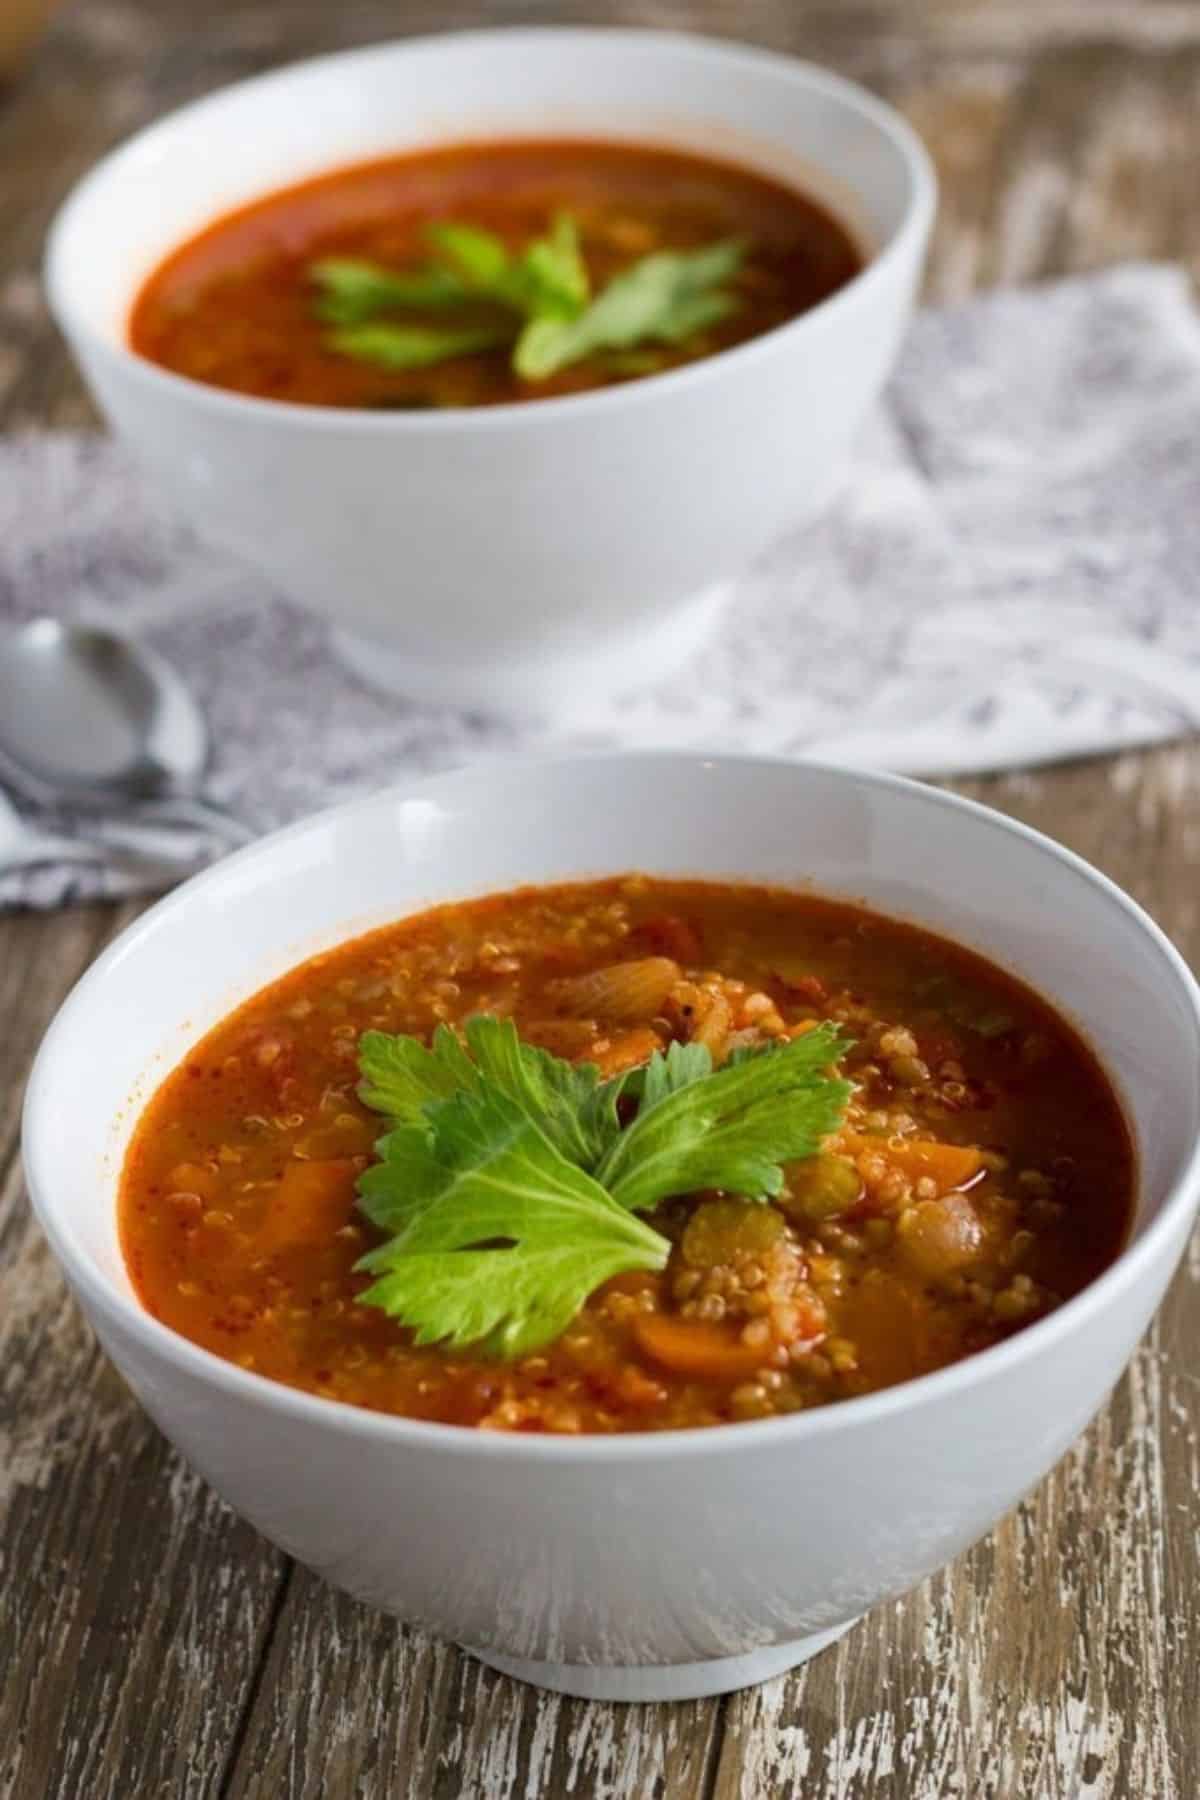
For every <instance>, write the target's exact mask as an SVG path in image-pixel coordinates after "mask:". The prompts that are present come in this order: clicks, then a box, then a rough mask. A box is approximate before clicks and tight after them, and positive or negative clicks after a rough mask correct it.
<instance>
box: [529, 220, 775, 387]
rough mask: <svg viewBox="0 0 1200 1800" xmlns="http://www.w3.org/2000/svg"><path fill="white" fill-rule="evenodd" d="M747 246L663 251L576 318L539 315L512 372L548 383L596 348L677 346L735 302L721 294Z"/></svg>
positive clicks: (732, 243)
mask: <svg viewBox="0 0 1200 1800" xmlns="http://www.w3.org/2000/svg"><path fill="white" fill-rule="evenodd" d="M744 254H745V251H744V246H743V245H742V244H741V242H740V241H738V240H737V239H733V238H729V239H724V240H722V241H721V242H720V243H716V244H710V245H708V246H707V247H706V248H705V249H703V250H658V251H655V252H654V253H653V254H652V255H650V256H644V257H642V258H641V259H640V260H639V261H638V262H635V263H634V264H632V266H631V267H630V268H628V269H626V270H624V271H623V272H622V273H621V274H620V275H616V276H614V277H613V279H612V280H611V281H610V282H609V283H608V286H607V287H605V288H604V289H603V290H602V291H601V292H600V293H599V294H598V295H597V296H596V298H595V299H594V300H593V301H592V302H591V304H590V305H589V306H588V307H586V308H585V310H584V311H583V312H581V313H580V314H579V315H578V317H576V318H574V319H551V318H534V319H532V320H531V321H530V323H529V324H528V325H527V326H526V327H525V329H524V331H523V332H522V333H521V336H520V338H519V339H518V340H517V347H516V350H515V351H514V353H513V367H514V368H515V369H516V372H517V374H518V375H519V376H521V377H522V379H524V380H526V381H544V380H546V379H547V378H548V377H549V376H551V375H556V374H558V372H559V370H561V369H564V368H566V367H568V366H569V365H570V364H571V363H574V362H579V361H581V360H582V359H583V358H584V357H586V356H590V355H592V354H593V353H594V352H595V351H597V350H630V349H633V348H634V347H635V346H637V345H640V344H644V343H646V342H660V343H669V344H678V343H679V342H681V341H682V340H683V339H684V338H686V337H688V336H689V335H690V334H691V333H692V332H695V331H698V330H701V329H703V328H704V327H705V326H707V325H710V324H713V323H715V322H716V321H717V320H718V319H721V318H724V317H725V316H726V315H727V314H728V313H729V312H730V311H731V310H732V309H733V308H734V306H736V304H737V300H736V297H735V296H734V295H732V294H725V293H720V292H718V291H717V290H718V289H719V288H720V286H721V284H722V283H723V282H726V281H728V280H729V279H730V278H731V277H732V276H733V275H734V274H736V272H737V270H738V268H739V267H740V265H741V262H742V258H743V256H744Z"/></svg>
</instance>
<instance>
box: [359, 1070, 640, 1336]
mask: <svg viewBox="0 0 1200 1800" xmlns="http://www.w3.org/2000/svg"><path fill="white" fill-rule="evenodd" d="M427 1117H428V1121H429V1123H428V1127H427V1129H422V1128H421V1127H419V1126H418V1127H413V1126H409V1127H401V1128H400V1129H399V1130H397V1131H396V1132H393V1133H392V1134H391V1136H390V1137H389V1138H388V1139H386V1140H385V1144H384V1150H385V1158H384V1161H383V1162H382V1163H381V1164H378V1165H377V1166H376V1167H375V1168H374V1169H372V1170H370V1171H368V1173H367V1174H366V1175H365V1176H363V1177H362V1179H361V1182H360V1192H361V1194H362V1197H363V1202H364V1207H365V1208H366V1209H367V1210H368V1214H369V1216H370V1217H371V1218H373V1219H374V1220H375V1221H376V1223H382V1224H383V1225H384V1228H385V1229H386V1228H389V1227H390V1226H391V1225H392V1224H393V1223H395V1224H398V1225H399V1230H398V1231H397V1234H396V1236H394V1237H393V1238H392V1239H391V1240H390V1241H389V1242H388V1243H385V1244H383V1245H382V1246H381V1247H380V1248H379V1249H377V1250H373V1251H371V1252H370V1253H369V1254H368V1255H366V1256H364V1257H363V1258H362V1259H361V1261H360V1262H359V1264H358V1267H359V1268H360V1269H365V1270H368V1271H370V1272H371V1273H373V1274H375V1275H377V1276H378V1277H379V1279H378V1280H377V1281H376V1282H375V1283H374V1285H373V1286H371V1287H370V1288H368V1289H367V1290H366V1292H365V1293H364V1294H362V1295H361V1296H360V1300H361V1302H362V1303H363V1304H366V1305H372V1306H380V1307H382V1308H383V1309H384V1310H385V1311H387V1312H388V1313H390V1314H391V1315H392V1316H393V1317H396V1318H399V1319H400V1320H402V1321H403V1322H404V1323H405V1324H406V1325H409V1326H410V1327H411V1328H412V1329H413V1330H414V1331H415V1332H416V1333H417V1341H418V1342H420V1343H435V1342H445V1343H448V1344H450V1345H452V1346H456V1347H461V1346H463V1345H466V1344H477V1345H478V1347H479V1348H480V1350H481V1351H482V1352H483V1353H484V1354H490V1355H496V1356H505V1357H512V1356H520V1355H524V1354H525V1353H527V1352H528V1351H530V1350H532V1349H536V1348H537V1347H538V1346H539V1345H540V1344H544V1343H547V1342H548V1341H550V1339H551V1338H553V1337H556V1336H558V1335H559V1333H560V1332H561V1331H562V1330H563V1329H564V1327H565V1326H566V1325H567V1324H568V1323H569V1321H570V1320H571V1319H572V1318H573V1317H574V1315H575V1314H576V1313H577V1312H578V1310H579V1308H580V1307H581V1306H582V1305H583V1302H584V1301H585V1300H586V1298H587V1296H588V1295H589V1294H590V1293H591V1292H592V1291H593V1290H594V1289H595V1288H596V1287H598V1286H599V1285H600V1283H601V1282H603V1281H606V1280H608V1279H609V1277H610V1276H611V1275H615V1274H618V1273H620V1272H622V1271H623V1270H630V1269H661V1268H662V1267H664V1265H665V1264H666V1260H667V1257H668V1255H669V1254H670V1244H669V1243H668V1241H667V1240H666V1239H665V1238H663V1237H660V1236H659V1234H658V1233H657V1232H655V1231H653V1230H652V1229H651V1228H650V1226H648V1225H646V1224H644V1223H643V1222H642V1221H641V1220H640V1219H635V1218H634V1217H633V1216H632V1215H631V1214H630V1213H629V1212H628V1211H626V1210H625V1209H624V1208H623V1207H621V1206H619V1205H618V1204H617V1203H616V1202H615V1201H614V1200H613V1198H612V1197H611V1195H609V1194H607V1193H606V1192H605V1190H604V1189H603V1188H602V1187H601V1186H600V1185H599V1184H598V1183H597V1182H596V1181H594V1180H593V1179H592V1177H591V1176H590V1175H587V1174H585V1172H584V1171H583V1170H582V1169H579V1168H577V1167H575V1165H574V1164H572V1163H569V1162H568V1161H567V1160H566V1158H565V1157H563V1156H561V1155H560V1154H559V1152H558V1151H557V1150H556V1149H555V1148H554V1146H553V1144H552V1143H551V1142H550V1141H549V1139H548V1138H546V1137H545V1136H544V1135H543V1133H542V1132H541V1131H540V1130H539V1129H538V1127H537V1126H536V1125H535V1124H533V1122H532V1121H531V1120H530V1118H529V1116H528V1115H527V1114H526V1113H525V1112H524V1111H523V1110H522V1108H521V1106H519V1105H518V1104H517V1102H516V1101H514V1100H512V1099H510V1098H509V1096H508V1095H507V1094H506V1093H504V1092H502V1091H501V1090H500V1089H498V1088H495V1087H491V1086H489V1085H487V1084H485V1085H484V1087H483V1090H482V1091H481V1092H473V1093H468V1092H464V1093H460V1094H459V1095H458V1096H457V1097H456V1098H454V1099H452V1100H447V1101H442V1102H439V1103H436V1104H434V1105H433V1106H431V1107H430V1108H429V1109H428V1114H427ZM389 1190H390V1198H389Z"/></svg>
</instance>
